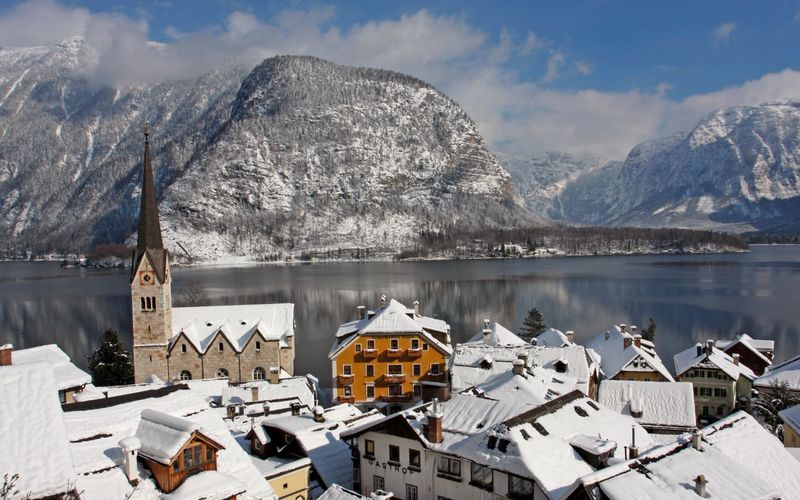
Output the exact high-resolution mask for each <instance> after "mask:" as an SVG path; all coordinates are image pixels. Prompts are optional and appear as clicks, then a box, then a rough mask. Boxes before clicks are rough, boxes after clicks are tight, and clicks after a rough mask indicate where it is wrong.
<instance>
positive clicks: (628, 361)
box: [586, 325, 674, 382]
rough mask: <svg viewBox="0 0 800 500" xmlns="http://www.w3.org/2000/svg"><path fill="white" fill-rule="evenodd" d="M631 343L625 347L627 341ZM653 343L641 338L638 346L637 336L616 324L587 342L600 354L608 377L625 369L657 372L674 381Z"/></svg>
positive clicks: (589, 346)
mask: <svg viewBox="0 0 800 500" xmlns="http://www.w3.org/2000/svg"><path fill="white" fill-rule="evenodd" d="M626 342H628V343H629V345H628V346H627V347H625V343H626ZM652 346H653V344H652V343H649V342H646V341H644V340H641V346H637V345H636V342H635V337H634V335H633V334H631V333H630V332H628V331H622V329H621V328H620V327H619V326H617V325H614V326H612V327H611V328H610V329H609V330H608V331H606V332H604V333H601V334H600V335H598V336H597V337H595V338H593V339H592V340H590V341H589V342H587V343H586V347H587V348H589V349H592V350H594V351H595V352H596V353H597V354H599V355H600V363H601V368H602V370H603V374H604V375H605V376H606V378H614V377H616V376H617V374H618V373H619V372H621V371H623V370H625V371H638V372H657V373H659V374H661V376H663V377H664V378H665V379H667V380H668V381H670V382H672V381H674V379H673V378H672V374H670V373H669V370H667V367H666V366H664V363H663V361H661V358H660V357H659V356H658V353H656V351H655V349H654V348H653V347H652Z"/></svg>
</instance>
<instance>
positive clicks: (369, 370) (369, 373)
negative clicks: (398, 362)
mask: <svg viewBox="0 0 800 500" xmlns="http://www.w3.org/2000/svg"><path fill="white" fill-rule="evenodd" d="M366 366H367V377H374V376H375V366H374V365H366Z"/></svg>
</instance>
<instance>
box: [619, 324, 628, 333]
mask: <svg viewBox="0 0 800 500" xmlns="http://www.w3.org/2000/svg"><path fill="white" fill-rule="evenodd" d="M627 329H628V325H626V324H625V323H620V324H619V331H621V332H624V331H625V330H627Z"/></svg>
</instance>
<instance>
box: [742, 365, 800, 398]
mask: <svg viewBox="0 0 800 500" xmlns="http://www.w3.org/2000/svg"><path fill="white" fill-rule="evenodd" d="M772 384H786V387H787V389H789V390H790V391H792V392H793V393H794V394H795V395H796V396H798V397H800V356H795V357H793V358H791V359H788V360H786V361H784V362H783V363H779V364H777V365H772V366H770V367H769V368H768V369H767V371H766V372H765V373H764V375H762V376H760V377H758V378H757V379H756V380H755V382H753V387H755V388H756V389H758V391H759V392H761V393H769V391H770V390H772Z"/></svg>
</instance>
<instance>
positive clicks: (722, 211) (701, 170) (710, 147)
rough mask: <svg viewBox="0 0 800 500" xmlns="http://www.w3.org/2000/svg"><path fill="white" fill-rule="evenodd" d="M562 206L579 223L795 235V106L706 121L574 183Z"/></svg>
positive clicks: (799, 183)
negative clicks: (786, 232) (787, 233)
mask: <svg viewBox="0 0 800 500" xmlns="http://www.w3.org/2000/svg"><path fill="white" fill-rule="evenodd" d="M561 202H562V204H563V206H564V207H565V209H564V218H565V219H566V220H569V221H572V222H580V223H590V224H605V225H634V226H643V227H668V226H669V227H687V228H706V229H707V228H713V229H721V230H728V231H735V232H746V231H768V232H782V231H789V232H792V231H793V232H797V231H800V222H799V221H800V101H790V102H778V103H767V104H762V105H757V106H738V107H732V108H728V109H724V110H720V111H717V112H715V113H712V114H710V115H708V116H706V117H705V118H703V119H702V120H701V121H700V123H698V125H697V126H696V127H695V128H694V129H693V130H692V131H690V132H689V133H688V134H677V135H674V136H671V137H667V138H664V139H659V140H656V141H651V142H647V143H643V144H640V145H638V146H636V147H635V148H634V149H633V150H632V151H631V153H630V154H629V155H628V157H627V158H626V160H625V162H624V163H622V164H615V163H610V164H607V165H605V166H603V167H601V168H599V169H596V170H593V171H591V172H588V173H586V174H583V175H581V176H579V177H578V178H576V179H575V180H574V181H573V182H571V183H570V184H569V185H567V186H566V187H565V188H564V189H563V191H562V193H561Z"/></svg>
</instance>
